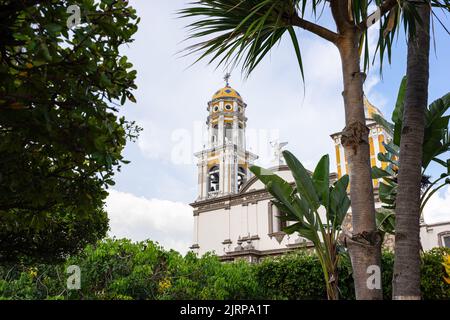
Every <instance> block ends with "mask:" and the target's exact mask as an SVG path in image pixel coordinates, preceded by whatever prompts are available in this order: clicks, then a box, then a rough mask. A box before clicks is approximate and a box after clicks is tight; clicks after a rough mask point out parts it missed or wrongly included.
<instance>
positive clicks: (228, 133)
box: [225, 122, 233, 143]
mask: <svg viewBox="0 0 450 320" xmlns="http://www.w3.org/2000/svg"><path fill="white" fill-rule="evenodd" d="M231 142H233V125H232V124H231V123H229V122H228V123H226V124H225V143H231Z"/></svg>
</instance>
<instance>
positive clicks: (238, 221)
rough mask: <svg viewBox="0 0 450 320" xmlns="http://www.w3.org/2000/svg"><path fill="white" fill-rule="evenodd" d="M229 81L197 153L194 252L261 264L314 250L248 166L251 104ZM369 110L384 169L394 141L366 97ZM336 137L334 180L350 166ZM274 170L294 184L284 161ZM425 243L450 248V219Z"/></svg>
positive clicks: (215, 101)
mask: <svg viewBox="0 0 450 320" xmlns="http://www.w3.org/2000/svg"><path fill="white" fill-rule="evenodd" d="M226 80H227V84H226V86H225V87H224V88H222V89H220V90H218V91H217V92H216V93H215V94H214V96H213V98H212V100H211V101H210V102H208V108H207V110H208V117H207V126H208V144H207V145H206V146H205V148H204V150H202V151H200V152H198V153H196V154H195V156H196V157H197V159H198V164H197V166H198V197H197V199H196V200H195V202H193V203H192V204H191V206H192V207H193V208H194V210H193V213H194V235H193V245H192V246H191V247H190V249H191V250H192V251H193V252H195V253H197V254H198V255H203V254H205V253H207V252H215V254H217V255H218V256H220V258H221V259H222V260H223V261H230V260H235V259H237V258H245V259H248V260H249V261H251V262H257V261H259V260H260V259H261V258H264V257H267V256H272V255H280V254H283V253H286V252H289V251H292V250H295V249H298V248H312V247H313V245H312V243H310V242H309V241H307V240H306V239H304V238H302V237H300V236H298V235H297V234H293V235H287V234H285V233H284V232H283V231H282V229H283V227H284V226H285V225H284V222H282V221H281V220H280V219H279V218H278V215H279V213H278V209H277V208H276V207H275V206H274V205H273V204H272V202H271V200H272V196H271V195H270V194H269V193H268V192H267V191H266V190H265V188H264V185H263V184H262V183H261V182H260V181H259V180H258V179H256V177H255V176H253V175H252V173H251V172H250V170H249V167H250V166H251V165H253V163H254V162H255V161H256V160H257V158H258V157H257V155H255V154H253V153H251V152H249V151H248V150H246V136H245V131H246V127H247V118H246V116H245V114H246V108H247V105H246V104H245V102H244V100H243V98H242V97H241V95H240V94H239V93H238V92H237V91H236V90H234V89H233V88H231V87H230V86H229V84H228V78H226ZM365 111H366V117H367V125H368V127H369V129H370V134H369V141H370V150H371V165H377V166H381V165H382V163H379V160H378V159H377V157H376V155H377V154H378V152H383V151H384V146H383V144H382V142H384V141H388V140H390V139H391V137H390V136H389V134H388V133H387V132H386V131H385V130H384V128H382V127H381V126H379V125H377V124H376V123H375V122H374V121H372V120H371V116H372V115H373V114H374V113H378V114H381V112H380V111H379V110H378V109H377V108H375V107H374V106H373V105H371V104H370V103H369V102H368V101H367V99H365ZM331 138H332V139H333V141H334V143H335V148H336V149H335V150H336V159H337V163H336V168H337V173H332V174H331V175H330V181H333V180H335V179H337V178H338V177H341V176H342V175H344V174H346V173H347V165H346V161H345V156H344V151H343V148H342V145H341V144H340V133H336V134H332V135H331ZM278 147H280V145H278ZM279 149H280V150H281V148H279ZM280 150H278V151H280ZM270 170H271V171H273V172H274V173H276V174H277V175H279V176H281V177H282V178H283V179H285V180H286V181H288V182H291V183H294V179H293V177H292V175H291V172H290V171H289V168H288V167H287V166H286V165H283V164H282V163H280V165H277V166H275V167H273V168H271V169H270ZM377 186H378V182H377V181H374V190H375V194H376V193H377ZM375 200H376V207H381V203H380V202H379V201H377V196H376V199H375ZM421 240H422V246H423V248H424V250H429V249H431V248H433V247H437V246H449V247H450V221H449V222H447V223H441V224H435V225H426V224H425V223H424V222H423V223H422V226H421Z"/></svg>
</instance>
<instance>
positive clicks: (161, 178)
mask: <svg viewBox="0 0 450 320" xmlns="http://www.w3.org/2000/svg"><path fill="white" fill-rule="evenodd" d="M188 2H189V1H186V0H170V1H167V0H146V1H143V0H134V1H130V3H131V5H132V6H134V7H135V8H136V9H137V13H138V15H139V16H140V17H141V22H140V25H139V31H138V32H137V34H136V35H135V41H134V42H133V43H132V44H130V45H129V46H127V47H123V48H122V53H123V54H124V55H127V56H128V57H129V59H130V61H131V62H133V64H134V68H135V69H136V70H137V71H138V76H137V85H138V89H137V90H136V91H135V96H136V99H137V103H136V104H133V103H127V104H126V105H125V106H124V107H123V108H122V110H121V111H120V113H121V114H122V115H124V116H125V117H126V118H127V119H128V120H130V121H136V122H137V124H138V125H139V126H141V127H142V128H143V129H144V130H143V132H142V133H141V135H140V137H139V139H138V140H137V141H136V142H135V143H131V142H130V143H128V145H127V147H126V149H125V158H126V159H127V160H130V161H131V163H130V164H128V165H126V166H123V168H122V171H121V172H118V173H117V174H116V185H115V186H114V189H113V190H111V192H110V195H109V197H108V198H107V201H106V210H107V212H108V214H109V218H110V228H111V230H110V233H109V234H110V236H114V237H118V238H122V237H126V238H130V239H132V240H135V241H140V240H145V239H151V240H154V241H157V242H159V243H160V244H161V245H163V246H164V247H166V248H167V249H175V250H178V251H180V252H182V253H184V252H186V251H187V250H188V247H189V246H190V245H192V229H193V217H192V208H191V207H190V206H189V203H192V202H193V201H195V199H196V197H197V181H196V179H197V166H196V162H195V158H194V156H193V154H194V152H197V151H200V150H201V149H202V145H203V140H202V137H203V138H204V130H203V129H204V126H205V121H206V117H207V111H206V107H207V102H208V101H210V100H211V97H212V95H213V94H214V92H216V91H217V90H218V89H219V88H222V87H223V86H224V81H223V76H224V74H225V73H226V72H227V71H230V72H231V74H232V78H231V80H230V84H231V86H232V87H233V88H235V89H236V90H238V91H239V92H240V94H241V95H242V96H243V98H244V100H245V102H246V103H247V105H248V107H247V111H246V112H247V117H248V129H247V147H248V149H249V150H250V151H252V152H253V153H256V154H258V155H259V156H260V160H259V163H258V164H259V165H262V166H268V165H270V161H271V159H272V150H271V149H270V145H269V142H270V141H272V140H279V141H287V142H289V144H288V146H287V147H286V149H288V150H290V151H291V152H293V153H294V154H295V155H296V156H297V157H298V158H299V159H300V160H301V161H302V162H303V163H304V165H305V166H306V167H307V168H313V166H314V164H315V163H316V162H317V161H318V160H319V159H320V158H321V156H322V155H324V154H330V157H331V163H332V164H334V163H335V156H334V145H333V142H332V140H331V138H330V134H332V133H335V132H339V131H341V130H342V128H343V127H344V105H343V99H342V95H341V92H342V73H341V65H340V59H339V54H338V51H337V49H336V48H335V47H334V45H332V44H329V43H327V42H325V41H324V40H322V39H320V38H318V37H316V36H314V35H311V34H309V33H307V32H305V31H302V30H298V31H297V34H298V37H299V40H300V45H301V49H302V56H303V63H304V71H305V83H303V82H302V79H301V76H300V72H299V68H298V65H297V62H296V58H295V54H294V51H293V47H292V44H291V43H290V42H289V41H288V39H287V38H284V40H282V41H281V43H280V44H279V45H278V46H277V47H275V48H274V49H273V50H272V52H271V53H270V55H269V56H267V57H266V59H265V60H264V61H263V62H262V63H261V64H260V65H259V66H258V67H257V68H256V70H255V71H254V72H253V73H252V75H251V76H250V77H249V78H248V79H244V78H243V77H242V75H241V72H240V69H239V68H237V69H234V70H226V69H223V68H216V66H215V65H208V64H207V60H205V61H201V62H199V63H197V64H194V65H192V63H193V62H194V61H195V59H196V57H198V56H195V55H194V56H187V57H186V56H184V55H183V54H182V53H180V51H182V50H183V49H184V48H185V47H186V46H187V44H188V43H186V42H183V40H184V39H185V38H186V36H187V30H186V28H185V26H186V25H187V24H188V22H189V20H181V19H178V18H177V15H176V11H177V10H179V9H181V8H184V7H185V6H186V5H187V3H188ZM440 18H441V20H443V21H444V23H446V25H447V26H448V25H449V24H450V23H449V22H450V21H449V19H450V17H445V16H444V17H443V16H440ZM318 22H320V23H321V24H323V25H326V26H331V20H330V17H329V16H327V15H326V14H325V15H323V16H322V17H321V18H320V20H319V21H318ZM434 28H435V34H434V40H435V42H436V47H435V48H432V52H431V57H430V86H429V101H430V102H432V101H434V100H435V99H437V98H439V97H441V96H442V95H444V94H445V93H446V92H448V91H449V87H450V86H449V84H450V81H449V79H448V77H449V76H448V74H449V71H450V60H449V59H446V58H448V57H449V56H450V42H449V39H450V38H449V36H448V34H447V33H445V31H444V30H443V29H442V27H440V26H439V25H438V24H437V22H435V26H434ZM376 33H377V30H376V29H375V28H374V29H372V30H371V32H370V47H371V51H372V52H373V51H374V48H375V43H376V42H375V35H376ZM400 33H401V32H400ZM393 50H394V53H393V57H392V64H391V65H389V64H388V63H387V62H385V65H384V67H383V73H382V75H380V72H379V63H378V62H375V65H373V66H372V67H371V69H370V70H369V72H368V76H367V80H366V83H365V87H364V90H365V94H366V96H367V97H368V99H369V100H370V101H371V103H372V104H374V105H376V106H377V107H378V108H379V109H380V110H381V111H382V112H383V113H384V115H385V116H386V117H387V118H390V115H391V113H392V110H393V105H394V104H395V100H396V97H397V90H398V87H399V84H400V81H401V79H402V77H403V75H404V74H405V72H406V71H405V70H406V44H405V39H404V37H403V36H399V38H398V40H397V41H396V43H395V47H394V49H393ZM332 169H333V167H332ZM429 173H430V174H434V175H437V174H439V171H438V168H437V167H433V168H431V170H430V172H429ZM449 204H450V188H446V189H445V188H444V189H442V190H441V192H440V193H439V194H436V195H435V196H434V197H433V198H432V200H430V202H429V204H428V205H427V207H428V208H427V211H426V212H425V221H426V222H428V223H432V222H438V221H446V220H450V209H449V207H450V206H449Z"/></svg>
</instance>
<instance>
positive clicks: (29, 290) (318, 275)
mask: <svg viewBox="0 0 450 320" xmlns="http://www.w3.org/2000/svg"><path fill="white" fill-rule="evenodd" d="M449 253H450V250H449V249H443V248H439V249H434V250H432V251H430V252H426V253H424V254H423V255H422V278H421V283H422V292H423V296H424V299H450V285H448V284H447V283H446V282H445V281H444V276H445V275H446V273H445V268H444V266H443V265H442V261H443V257H444V255H445V254H449ZM69 265H78V266H79V267H80V269H81V289H80V290H73V291H68V290H67V289H66V281H67V277H68V275H67V274H66V270H67V267H68V266H69ZM393 265H394V255H393V253H392V252H384V253H383V255H382V271H383V272H382V281H383V291H384V292H383V296H384V298H385V299H390V298H391V290H392V285H391V282H392V270H393ZM338 270H339V293H340V298H341V299H355V293H354V284H353V277H352V268H351V263H350V259H349V257H348V255H346V254H345V253H344V254H343V256H342V257H341V259H340V260H339V264H338ZM326 298H327V290H326V286H325V283H324V281H323V273H322V267H321V265H320V261H319V259H318V256H317V255H316V254H314V253H313V252H307V251H297V252H293V253H291V254H287V255H284V256H280V257H275V258H266V259H264V260H263V261H262V262H261V263H259V264H250V263H248V262H246V261H244V260H240V261H237V262H232V263H229V262H220V261H219V259H218V257H217V256H214V255H212V254H206V255H204V256H203V257H201V258H197V257H196V256H195V255H194V254H193V253H188V254H187V255H186V256H184V257H183V256H181V255H180V254H179V253H177V252H175V251H165V250H163V249H162V248H161V247H160V246H159V245H158V244H155V243H153V242H151V241H144V242H138V243H132V242H130V241H129V240H126V239H122V240H114V239H109V240H105V241H102V242H100V243H98V244H97V245H96V246H88V247H87V248H86V249H85V250H84V251H83V252H82V253H81V254H79V255H77V256H74V257H71V258H69V259H67V261H65V262H64V263H63V264H58V265H43V264H39V265H35V266H32V267H30V266H25V265H15V266H6V265H3V266H1V267H0V300H8V299H19V300H21V299H48V300H62V299H114V300H134V299H160V300H172V299H182V300H191V299H194V300H195V299H226V300H237V299H239V300H240V299H244V300H245V299H281V300H286V299H294V300H295V299H326Z"/></svg>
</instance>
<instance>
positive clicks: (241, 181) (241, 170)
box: [237, 167, 246, 190]
mask: <svg viewBox="0 0 450 320" xmlns="http://www.w3.org/2000/svg"><path fill="white" fill-rule="evenodd" d="M245 177H246V172H245V169H244V168H242V167H239V168H238V176H237V184H238V190H241V188H242V186H243V185H244V183H245Z"/></svg>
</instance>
